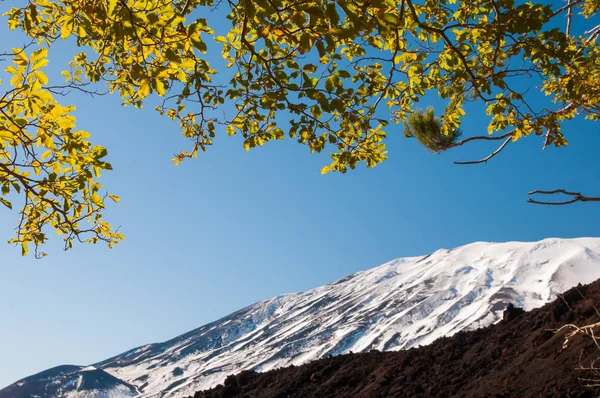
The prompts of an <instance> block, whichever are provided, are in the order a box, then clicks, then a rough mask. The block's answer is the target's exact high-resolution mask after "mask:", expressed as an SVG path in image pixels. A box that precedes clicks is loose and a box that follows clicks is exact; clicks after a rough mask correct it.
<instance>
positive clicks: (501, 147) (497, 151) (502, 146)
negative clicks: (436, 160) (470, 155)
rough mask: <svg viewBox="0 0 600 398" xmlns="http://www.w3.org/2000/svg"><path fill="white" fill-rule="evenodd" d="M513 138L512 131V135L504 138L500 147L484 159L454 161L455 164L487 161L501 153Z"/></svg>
mask: <svg viewBox="0 0 600 398" xmlns="http://www.w3.org/2000/svg"><path fill="white" fill-rule="evenodd" d="M511 140H512V133H511V134H510V137H508V138H507V139H506V140H504V142H503V143H502V145H500V146H499V147H498V149H496V150H495V151H494V152H492V153H490V154H489V155H488V156H487V157H485V158H483V159H479V160H471V161H467V162H454V164H479V163H486V162H487V161H488V160H490V159H491V158H493V157H494V156H496V155H497V154H499V153H500V152H502V150H503V149H504V148H505V147H506V146H507V145H508V143H509V142H510V141H511Z"/></svg>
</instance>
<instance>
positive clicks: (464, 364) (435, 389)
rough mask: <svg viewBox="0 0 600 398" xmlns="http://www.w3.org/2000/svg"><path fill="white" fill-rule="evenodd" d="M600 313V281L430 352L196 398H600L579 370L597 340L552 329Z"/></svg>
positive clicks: (250, 375)
mask: <svg viewBox="0 0 600 398" xmlns="http://www.w3.org/2000/svg"><path fill="white" fill-rule="evenodd" d="M596 308H600V281H596V282H594V283H592V284H590V285H586V286H579V287H578V288H574V289H571V290H569V291H568V292H566V293H565V294H564V295H563V296H562V297H561V298H558V299H557V300H556V301H554V302H553V303H550V304H548V305H546V306H544V307H542V308H540V309H537V310H533V311H531V312H528V313H524V314H516V315H514V316H515V318H514V319H512V320H504V321H502V322H500V323H499V324H496V325H493V326H490V327H487V328H484V329H479V330H475V331H471V332H460V333H458V334H456V335H454V336H453V337H450V338H442V339H439V340H437V341H435V342H434V343H433V344H431V345H429V346H425V347H419V348H413V349H410V350H407V351H400V352H370V353H366V354H350V355H342V356H338V357H334V358H329V359H323V360H319V361H315V362H312V363H309V364H306V365H303V366H298V367H289V368H283V369H278V370H274V371H270V372H266V373H255V372H251V371H248V372H244V373H241V374H240V375H237V376H230V377H228V378H227V380H226V381H225V386H222V385H219V386H217V387H216V388H214V389H212V390H209V391H204V392H198V393H196V394H195V396H194V397H195V398H201V397H393V396H398V397H414V396H436V397H453V396H468V397H484V396H489V397H509V396H510V397H539V396H543V397H569V396H571V397H597V396H599V395H600V394H599V392H600V389H598V388H596V389H593V388H588V387H585V384H586V382H585V381H584V380H582V379H584V378H594V377H597V378H598V379H600V373H599V374H597V375H595V374H593V373H592V372H590V371H584V370H576V369H575V368H577V367H579V366H580V364H581V365H583V366H589V365H590V362H591V361H593V360H594V359H597V358H598V357H600V349H599V348H598V347H596V346H595V345H594V343H593V341H592V338H591V337H589V336H577V337H575V338H573V339H572V340H571V341H570V344H569V346H568V348H566V349H563V343H564V341H565V334H566V333H567V331H566V330H563V331H561V332H559V333H554V332H553V331H550V330H548V329H551V330H556V329H558V328H559V327H561V326H562V325H564V324H566V323H574V324H577V325H585V324H591V323H595V322H599V321H600V316H599V315H598V313H597V311H596ZM505 315H506V313H505ZM596 332H597V334H598V335H600V328H598V329H597V330H596ZM599 366H600V361H599Z"/></svg>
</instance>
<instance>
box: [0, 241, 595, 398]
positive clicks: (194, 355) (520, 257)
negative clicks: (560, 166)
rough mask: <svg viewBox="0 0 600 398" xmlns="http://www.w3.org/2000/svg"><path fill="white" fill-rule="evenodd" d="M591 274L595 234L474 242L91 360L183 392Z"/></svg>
mask: <svg viewBox="0 0 600 398" xmlns="http://www.w3.org/2000/svg"><path fill="white" fill-rule="evenodd" d="M598 278H600V239H596V238H579V239H557V238H551V239H544V240H542V241H539V242H506V243H489V242H476V243H472V244H469V245H465V246H461V247H457V248H454V249H441V250H437V251H435V252H433V253H431V254H429V255H426V256H418V257H408V258H400V259H396V260H392V261H390V262H387V263H385V264H383V265H381V266H379V267H376V268H373V269H370V270H366V271H361V272H357V273H355V274H352V275H348V276H346V277H343V278H341V279H338V280H337V281H334V282H332V283H329V284H327V285H324V286H321V287H317V288H315V289H311V290H308V291H305V292H301V293H293V294H285V295H280V296H276V297H273V298H271V299H268V300H264V301H261V302H258V303H255V304H253V305H251V306H249V307H246V308H243V309H241V310H239V311H237V312H235V313H233V314H231V315H229V316H226V317H224V318H222V319H220V320H217V321H215V322H212V323H209V324H207V325H205V326H202V327H200V328H198V329H195V330H193V331H191V332H188V333H186V334H183V335H181V336H178V337H176V338H174V339H172V340H169V341H167V342H164V343H159V344H150V345H145V346H142V347H138V348H136V349H133V350H130V351H128V352H125V353H123V354H121V355H118V356H116V357H113V358H110V359H108V360H106V361H103V362H100V363H98V364H95V365H94V366H95V368H97V370H98V371H102V372H104V373H107V374H109V375H112V376H113V377H115V378H116V379H117V380H119V381H121V382H122V383H123V385H125V386H133V387H135V394H136V396H140V397H180V396H187V395H192V394H193V393H194V392H195V391H197V390H202V389H206V388H209V387H212V386H214V385H216V384H218V383H222V382H223V380H224V379H225V377H226V376H227V375H228V374H232V373H239V372H240V371H242V370H247V369H253V370H257V371H266V370H270V369H273V368H277V367H281V366H287V365H291V364H294V365H299V364H302V363H305V362H307V361H310V360H314V359H318V358H323V357H327V356H330V355H334V356H335V355H339V354H343V353H347V352H350V351H352V352H363V351H369V350H372V349H376V350H380V351H387V350H400V349H406V348H410V347H415V346H418V345H425V344H429V343H431V342H433V341H434V340H435V339H437V338H439V337H442V336H450V335H453V334H455V333H456V332H458V331H461V330H469V329H473V328H477V327H481V326H487V325H489V324H491V323H494V322H497V321H499V320H501V319H502V313H503V311H504V309H505V308H506V306H507V305H508V304H509V303H512V304H514V305H515V306H517V307H523V308H525V309H526V310H530V309H532V308H535V307H540V306H542V305H543V304H545V303H547V302H549V301H551V300H552V299H553V298H554V297H555V295H556V294H557V293H561V292H563V291H565V290H567V289H569V288H571V287H573V286H575V285H577V284H578V283H589V282H592V281H593V280H596V279H598ZM69 371H71V370H69ZM82 372H83V370H82V369H79V370H74V373H73V374H78V375H79V374H81V373H82ZM36 376H39V375H36ZM36 376H32V377H31V378H28V379H24V380H25V384H23V385H22V386H21V387H14V386H16V385H17V384H18V383H15V384H13V385H12V386H9V387H8V388H7V389H4V390H1V391H0V398H5V397H9V396H10V397H13V395H9V393H7V391H9V389H11V390H10V391H17V390H18V388H24V387H25V386H28V385H32V384H31V383H34V381H35V383H38V384H39V385H42V384H43V382H42V381H39V380H41V378H39V377H38V378H36ZM36 380H37V381H36ZM65 380H67V379H65ZM68 380H70V379H68ZM60 383H63V381H61V382H60ZM64 383H68V381H65V382H64ZM38 384H35V385H38ZM88 393H89V391H88ZM55 396H60V395H55ZM65 396H66V395H65ZM69 396H72V397H83V396H84V395H69ZM88 396H89V397H91V396H92V395H89V394H88V395H85V397H88Z"/></svg>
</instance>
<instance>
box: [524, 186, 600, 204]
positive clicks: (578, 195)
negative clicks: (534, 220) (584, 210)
mask: <svg viewBox="0 0 600 398" xmlns="http://www.w3.org/2000/svg"><path fill="white" fill-rule="evenodd" d="M556 194H563V195H567V196H570V197H572V199H569V200H563V201H554V202H546V201H540V200H535V199H532V198H529V199H528V200H527V203H534V204H538V205H554V206H560V205H569V204H571V203H575V202H600V197H590V196H584V195H582V194H581V193H579V192H569V191H565V190H564V189H555V190H554V191H540V190H535V191H531V192H529V193H528V195H556Z"/></svg>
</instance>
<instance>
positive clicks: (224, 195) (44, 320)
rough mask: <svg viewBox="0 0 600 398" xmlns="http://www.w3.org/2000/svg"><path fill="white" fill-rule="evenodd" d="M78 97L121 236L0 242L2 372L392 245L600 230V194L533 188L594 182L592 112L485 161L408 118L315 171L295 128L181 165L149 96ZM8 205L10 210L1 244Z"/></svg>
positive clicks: (13, 372)
mask: <svg viewBox="0 0 600 398" xmlns="http://www.w3.org/2000/svg"><path fill="white" fill-rule="evenodd" d="M2 29H4V27H2ZM0 34H2V37H10V36H9V35H8V34H7V33H6V32H5V31H4V30H0ZM61 48H62V50H64V47H61ZM62 50H60V51H62ZM65 54H66V53H65ZM61 55H64V54H56V58H55V60H54V61H53V62H55V63H54V64H53V67H55V68H57V70H59V69H60V66H61V65H60V56H61ZM57 59H58V60H59V61H56V60H57ZM57 63H58V64H57ZM71 101H72V102H73V103H76V104H77V106H78V110H77V116H78V127H80V128H82V129H86V130H89V131H91V132H92V133H93V140H94V142H96V143H98V144H101V145H104V146H106V147H107V148H108V150H109V160H110V162H111V163H112V165H113V167H114V169H115V171H113V172H111V173H106V174H105V175H104V176H103V178H102V180H103V183H104V185H105V187H106V188H107V189H109V190H110V191H111V192H114V193H115V194H118V195H119V196H121V198H122V202H121V203H120V204H118V205H110V207H109V208H108V210H107V213H106V217H107V218H108V219H109V221H111V222H112V223H113V224H115V225H121V226H122V227H121V231H122V232H124V233H125V235H126V239H125V241H124V242H123V243H122V244H120V245H119V246H118V247H117V248H116V249H113V250H109V249H107V248H106V247H104V246H101V245H98V246H82V245H80V246H77V247H76V248H75V249H74V250H71V251H68V252H63V251H61V250H60V243H61V241H60V239H59V238H55V239H54V241H53V243H51V244H50V245H49V246H48V247H47V248H46V251H49V252H50V256H48V257H47V258H44V259H42V260H35V259H34V258H33V257H27V258H22V257H21V256H20V249H19V248H17V247H12V246H9V245H6V244H1V243H0V253H1V257H0V387H3V386H5V385H8V384H10V383H12V382H14V381H16V380H17V379H19V378H22V377H25V376H28V375H30V374H33V373H35V372H38V371H42V370H44V369H46V368H48V367H52V366H56V365H60V364H66V363H69V364H81V365H87V364H90V363H93V362H96V361H100V360H102V359H105V358H108V357H110V356H112V355H115V354H118V353H120V352H122V351H124V350H127V349H130V348H132V347H134V346H138V345H142V344H146V343H151V342H158V341H163V340H166V339H169V338H171V337H174V336H176V335H178V334H180V333H183V332H186V331H188V330H190V329H193V328H195V327H198V326H201V325H203V324H205V323H207V322H209V321H212V320H215V319H217V318H219V317H221V316H224V315H227V314H228V313H230V312H232V311H234V310H236V309H239V308H241V307H244V306H246V305H249V304H251V303H253V302H256V301H258V300H261V299H265V298H268V297H271V296H274V295H277V294H281V293H288V292H296V291H302V290H305V289H309V288H312V287H316V286H319V285H322V284H324V283H327V282H330V281H332V280H334V279H336V278H339V277H341V276H344V275H346V274H349V273H352V272H355V271H358V270H362V269H367V268H371V267H374V266H377V265H379V264H381V263H383V262H386V261H388V260H391V259H393V258H397V257H402V256H413V255H421V254H427V253H429V252H431V251H434V250H436V249H439V248H449V247H454V246H458V245H462V244H466V243H470V242H473V241H508V240H525V241H531V240H539V239H543V238H547V237H579V236H599V235H600V223H599V221H600V206H598V205H594V204H576V205H571V206H568V207H545V206H535V205H530V204H527V203H525V200H526V199H527V196H526V193H527V192H528V191H529V190H531V189H535V188H539V189H554V188H567V189H572V190H581V191H582V192H585V193H589V194H590V195H593V194H596V195H600V188H599V187H600V157H598V156H597V148H599V144H600V135H599V134H598V125H597V124H596V125H595V124H594V123H591V122H585V121H576V122H572V123H570V124H569V125H568V126H567V130H566V131H567V133H568V135H567V137H568V139H569V140H570V144H569V146H568V147H567V148H564V149H555V148H549V149H547V150H546V151H541V146H542V142H541V140H540V139H539V138H538V137H530V138H529V139H525V140H522V141H520V142H517V143H515V144H511V146H510V147H509V148H508V149H507V150H506V151H505V152H504V153H502V154H501V155H500V156H498V157H497V158H495V159H494V160H493V161H491V162H490V163H488V164H486V165H478V166H456V165H453V164H452V161H454V160H469V159H475V158H479V157H483V156H486V155H487V154H488V153H489V152H490V151H491V150H493V149H494V147H493V146H489V145H488V144H485V143H484V144H481V143H476V144H474V145H472V146H468V147H465V148H460V149H457V150H455V151H451V152H449V153H446V154H441V155H431V154H429V153H428V152H427V151H426V150H424V149H423V148H421V147H420V146H419V145H418V144H417V143H416V142H415V141H414V140H407V139H404V138H402V131H401V128H398V129H397V130H395V131H394V130H391V134H390V137H389V138H388V140H387V144H388V146H389V157H390V159H389V160H388V161H386V162H385V163H383V164H381V165H379V166H377V167H376V168H374V169H368V170H367V169H364V168H359V169H357V170H355V171H354V172H351V173H348V174H346V175H341V174H329V175H326V176H322V175H321V174H320V173H319V169H320V167H322V166H323V165H325V164H326V163H327V161H328V156H327V154H322V155H316V156H310V155H309V154H308V151H307V150H306V148H305V147H303V146H301V145H298V144H297V143H295V142H294V141H292V140H286V141H283V142H276V143H271V144H268V145H265V146H264V147H261V148H257V149H254V150H252V151H250V152H245V151H244V150H243V148H242V139H241V137H233V138H229V137H226V136H224V134H223V135H221V136H219V137H218V138H217V139H216V142H215V145H214V147H213V148H211V149H210V151H209V152H207V153H203V154H200V156H199V157H198V158H197V159H195V160H191V161H186V162H184V163H183V164H182V165H181V166H178V167H174V166H173V165H172V163H171V161H170V159H171V157H172V156H173V154H174V153H176V152H178V151H179V150H181V149H185V148H186V146H185V145H186V143H185V141H184V140H183V139H181V138H180V137H179V132H178V129H177V126H176V125H174V124H173V123H172V122H170V121H169V120H167V119H166V118H163V117H161V116H159V115H158V114H157V113H156V112H155V111H154V110H153V109H152V107H150V106H148V107H146V108H144V109H143V110H135V109H133V108H122V107H120V106H119V103H120V101H119V99H118V98H116V97H99V98H95V99H90V98H86V97H82V96H78V95H75V96H73V97H71ZM431 104H432V105H434V106H436V105H437V106H439V105H440V104H439V103H437V102H436V101H435V100H432V103H431ZM426 105H428V104H425V103H424V104H423V106H426ZM486 125H487V119H486V118H485V116H484V115H483V113H482V112H481V110H480V109H475V110H473V111H472V112H470V113H468V114H467V117H466V119H465V122H464V125H463V129H464V130H465V134H467V135H473V134H482V133H484V132H485V128H486ZM16 218H17V215H16V213H11V212H10V211H8V210H6V209H0V223H1V225H2V226H3V227H2V228H1V229H0V242H4V241H6V240H8V239H9V238H10V237H11V236H12V232H13V231H12V228H13V227H14V226H15V225H16Z"/></svg>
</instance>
